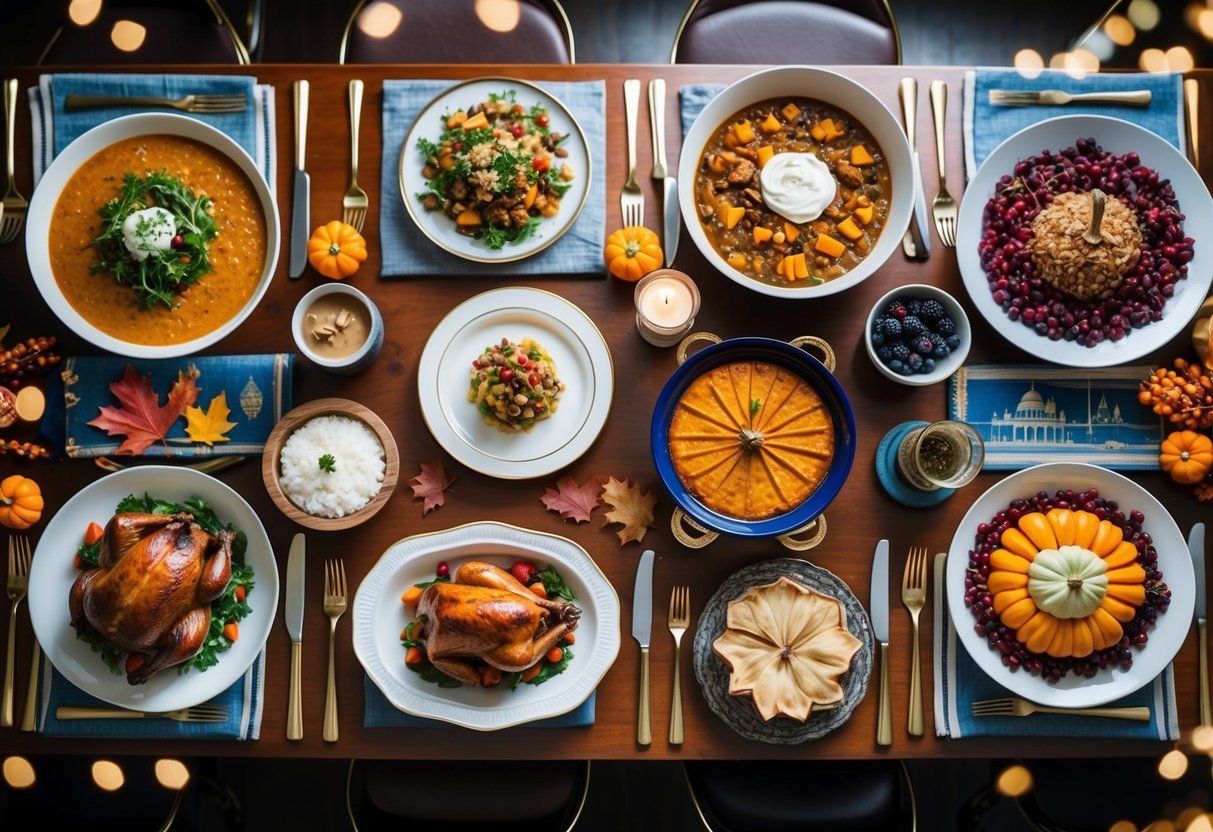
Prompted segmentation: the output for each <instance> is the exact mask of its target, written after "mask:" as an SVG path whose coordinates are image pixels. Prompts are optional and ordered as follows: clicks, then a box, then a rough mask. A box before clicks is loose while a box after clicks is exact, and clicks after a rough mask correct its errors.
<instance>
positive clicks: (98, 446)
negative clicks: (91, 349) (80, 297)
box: [43, 353, 295, 457]
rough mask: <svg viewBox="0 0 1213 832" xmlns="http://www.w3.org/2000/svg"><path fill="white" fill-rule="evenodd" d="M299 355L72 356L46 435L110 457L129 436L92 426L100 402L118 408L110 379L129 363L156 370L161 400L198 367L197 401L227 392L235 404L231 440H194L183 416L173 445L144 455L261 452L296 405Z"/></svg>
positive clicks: (74, 449) (70, 451)
mask: <svg viewBox="0 0 1213 832" xmlns="http://www.w3.org/2000/svg"><path fill="white" fill-rule="evenodd" d="M294 361H295V357H294V355H292V354H289V353H276V354H268V355H196V356H192V357H190V358H181V359H134V358H119V357H117V356H86V357H72V358H67V359H65V360H64V362H63V367H62V372H61V373H60V377H61V378H62V379H63V380H64V381H63V382H62V390H61V391H60V390H59V389H58V385H56V389H55V390H52V391H51V393H50V395H49V396H48V399H47V400H48V402H49V406H48V409H47V415H46V417H45V418H44V420H43V433H45V434H47V435H48V436H52V437H62V438H63V442H64V447H65V453H66V454H67V456H70V457H94V456H107V455H112V454H114V453H115V452H116V451H117V450H118V446H119V445H120V444H121V442H122V441H123V437H121V436H110V435H108V434H107V433H106V432H105V431H104V430H102V429H101V428H98V427H95V426H93V425H90V424H88V422H90V421H92V420H93V419H96V418H97V416H98V414H99V412H100V411H99V408H100V407H102V406H103V405H105V406H117V405H118V401H117V400H116V399H115V398H114V396H113V393H111V392H110V385H111V384H114V383H115V382H117V381H120V380H121V379H122V377H123V374H124V373H125V372H126V366H127V365H128V364H129V365H131V366H132V367H134V368H135V370H136V371H137V372H138V373H139V374H140V375H142V376H148V375H150V376H151V383H152V389H153V390H154V391H155V392H156V393H157V394H158V396H159V402H160V403H163V402H164V401H165V400H166V399H167V397H168V391H169V389H170V388H171V387H172V385H173V383H174V382H175V381H176V380H177V375H178V373H179V372H180V371H182V370H185V369H188V368H190V367H193V368H195V369H197V370H198V371H199V372H198V377H197V379H195V381H194V383H195V384H196V385H197V386H198V389H199V393H198V400H197V401H196V402H195V403H194V406H195V407H198V408H201V409H202V410H204V411H205V410H207V409H209V407H210V405H211V402H212V400H213V399H214V398H215V397H216V396H219V395H220V394H223V395H224V397H225V398H226V400H227V406H228V408H229V409H230V410H231V413H230V415H229V416H228V418H227V420H228V421H229V422H234V423H235V426H234V427H233V428H231V429H230V430H228V431H226V433H225V435H226V436H227V437H228V438H229V440H230V441H228V442H216V443H215V444H214V445H205V444H202V443H200V442H192V441H190V439H189V436H188V435H187V434H186V432H185V425H186V421H185V418H184V417H181V418H178V419H177V421H176V422H174V423H173V427H172V428H171V429H170V430H169V433H168V444H167V447H166V446H165V445H163V444H160V443H154V444H152V445H150V446H149V447H148V448H147V450H146V451H144V452H143V455H144V456H186V457H205V456H240V455H250V456H256V455H260V454H261V451H262V449H263V448H264V447H265V440H266V438H267V437H268V436H269V435H270V431H271V430H273V429H274V425H275V424H276V423H277V422H278V420H279V419H281V418H282V415H283V414H284V413H286V412H287V411H288V410H290V409H291V394H292V377H291V376H292V374H291V369H292V367H293V366H294Z"/></svg>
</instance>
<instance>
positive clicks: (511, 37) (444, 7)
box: [339, 0, 574, 64]
mask: <svg viewBox="0 0 1213 832" xmlns="http://www.w3.org/2000/svg"><path fill="white" fill-rule="evenodd" d="M339 60H340V62H341V63H343V64H374V63H435V64H448V63H482V64H518V63H535V64H571V63H573V62H574V48H573V30H572V27H571V26H570V25H569V18H568V15H566V14H565V12H564V8H563V7H561V5H560V3H559V2H558V0H481V2H479V3H477V2H474V0H359V3H358V5H357V6H356V7H355V8H354V13H353V14H351V15H350V20H349V22H348V23H347V24H346V27H345V34H344V35H343V37H342V39H341V53H340V56H339Z"/></svg>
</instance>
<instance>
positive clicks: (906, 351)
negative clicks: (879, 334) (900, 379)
mask: <svg viewBox="0 0 1213 832" xmlns="http://www.w3.org/2000/svg"><path fill="white" fill-rule="evenodd" d="M889 349H891V350H892V351H893V357H894V358H896V359H897V360H898V361H906V360H908V359H909V357H910V348H909V347H907V346H906V345H905V344H904V343H901V342H898V343H896V344H891V345H889Z"/></svg>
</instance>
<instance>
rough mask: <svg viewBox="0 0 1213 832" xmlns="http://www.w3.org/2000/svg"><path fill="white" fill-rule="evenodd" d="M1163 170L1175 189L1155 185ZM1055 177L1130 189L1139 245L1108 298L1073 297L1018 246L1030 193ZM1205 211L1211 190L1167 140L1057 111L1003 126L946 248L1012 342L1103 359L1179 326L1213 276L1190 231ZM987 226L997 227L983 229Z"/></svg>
mask: <svg viewBox="0 0 1213 832" xmlns="http://www.w3.org/2000/svg"><path fill="white" fill-rule="evenodd" d="M1088 140H1094V143H1095V145H1096V146H1097V147H1098V149H1096V148H1094V147H1091V146H1090V145H1088V144H1087V141H1088ZM1080 143H1081V144H1080ZM1046 152H1047V153H1049V156H1048V157H1046V155H1045V154H1046ZM1153 174H1157V176H1154V175H1153ZM1003 177H1010V178H1011V181H1010V182H1009V183H1007V182H1003V181H1002V179H1003ZM1035 177H1039V181H1038V180H1037V179H1035ZM1167 180H1169V182H1170V187H1171V188H1173V191H1174V192H1173V195H1168V194H1167V193H1165V188H1164V187H1163V185H1162V184H1159V183H1163V182H1166V181H1167ZM1059 186H1061V187H1065V188H1069V189H1073V190H1075V191H1077V192H1079V193H1082V194H1088V193H1090V191H1091V189H1092V188H1093V187H1101V189H1102V190H1104V191H1106V192H1107V193H1108V194H1109V199H1111V195H1112V194H1115V193H1116V192H1118V191H1119V192H1120V193H1121V194H1122V195H1128V196H1129V197H1130V198H1131V199H1132V200H1133V204H1132V205H1130V206H1129V207H1130V208H1131V209H1132V213H1133V214H1134V215H1135V216H1136V217H1137V220H1138V226H1139V228H1140V230H1141V231H1142V244H1141V249H1142V252H1143V253H1142V254H1141V255H1140V256H1139V257H1138V258H1137V259H1136V261H1130V262H1133V263H1134V265H1132V266H1130V267H1129V269H1128V271H1127V272H1126V273H1125V280H1122V282H1121V283H1120V284H1119V285H1118V286H1117V287H1116V288H1115V289H1112V290H1111V291H1112V295H1111V296H1110V297H1108V298H1102V299H1101V298H1099V297H1092V298H1089V299H1085V300H1084V299H1080V298H1077V297H1075V296H1074V295H1072V294H1068V293H1066V292H1063V291H1061V290H1060V289H1058V288H1055V286H1054V285H1051V284H1050V283H1047V282H1045V281H1044V280H1043V279H1042V278H1041V277H1039V276H1038V275H1037V274H1035V272H1036V271H1038V269H1037V264H1036V263H1033V264H1032V265H1033V272H1034V273H1033V274H1030V275H1029V274H1026V273H1025V271H1024V269H1023V265H1024V263H1025V262H1027V261H1028V258H1031V257H1032V254H1031V252H1030V251H1029V250H1028V248H1026V247H1025V246H1030V245H1033V244H1034V243H1032V242H1031V241H1032V240H1034V239H1035V234H1034V232H1033V223H1034V222H1036V218H1037V216H1038V215H1039V214H1040V211H1039V210H1037V208H1036V207H1035V206H1036V203H1037V202H1038V197H1037V195H1038V194H1041V193H1043V192H1044V191H1047V192H1048V193H1049V194H1055V193H1057V192H1059ZM1172 196H1173V198H1172ZM1139 197H1140V198H1142V199H1143V200H1144V201H1143V202H1142V203H1141V204H1140V205H1137V203H1136V200H1137V199H1138V198H1139ZM1154 200H1158V202H1157V203H1155V202H1154ZM1168 204H1173V205H1174V206H1175V207H1176V209H1177V210H1178V212H1179V213H1180V214H1182V215H1183V219H1182V234H1178V233H1177V232H1178V228H1179V226H1176V230H1175V231H1171V232H1167V231H1166V230H1165V229H1166V228H1167V227H1168V226H1170V225H1174V224H1175V222H1176V221H1177V216H1176V214H1175V211H1173V210H1168V209H1167V208H1166V207H1165V206H1166V205H1168ZM987 209H988V211H989V216H987V212H988V211H987ZM1083 210H1085V211H1086V212H1087V216H1088V217H1089V215H1090V209H1089V208H1084V209H1083ZM1109 216H1110V215H1109V214H1108V213H1105V220H1104V223H1103V226H1102V229H1103V230H1105V231H1106V230H1108V229H1109V227H1110V226H1109V219H1108V217H1109ZM1041 221H1042V222H1043V219H1042V220H1041ZM1210 222H1213V198H1210V196H1209V191H1208V189H1207V188H1206V187H1205V185H1204V182H1203V181H1202V180H1201V178H1200V176H1199V175H1198V174H1197V173H1196V171H1195V170H1194V169H1193V167H1192V166H1191V165H1190V164H1189V163H1188V160H1187V159H1185V158H1184V156H1183V154H1181V153H1180V152H1179V151H1178V150H1176V149H1175V148H1174V147H1173V146H1172V145H1170V144H1169V143H1167V142H1166V141H1165V140H1163V139H1161V138H1159V137H1158V136H1156V135H1154V134H1153V133H1150V132H1148V131H1146V130H1144V129H1143V128H1141V127H1138V126H1137V125H1135V124H1130V123H1129V122H1127V121H1121V120H1120V119H1115V118H1107V117H1104V116H1087V115H1075V116H1060V117H1058V118H1053V119H1048V120H1046V121H1042V122H1040V123H1038V124H1034V125H1032V126H1031V127H1027V128H1025V129H1024V130H1021V131H1020V132H1018V133H1016V134H1015V135H1013V136H1011V137H1010V138H1008V139H1007V140H1006V141H1005V142H1003V143H1002V144H1001V145H999V146H998V147H997V148H996V149H995V150H994V152H993V153H991V154H990V156H989V157H988V158H987V159H986V161H985V162H984V163H983V164H982V166H981V168H980V169H978V171H977V174H976V175H975V176H974V177H973V179H972V181H971V182H969V185H968V187H967V188H966V189H965V195H964V200H963V202H962V203H961V206H960V218H959V223H958V226H957V235H956V236H957V245H956V256H957V261H958V263H959V265H960V271H961V275H962V276H963V278H964V283H965V288H966V289H967V290H968V292H969V296H970V297H971V298H972V300H973V305H974V306H975V307H976V308H977V310H978V311H979V312H980V313H981V314H982V315H983V316H984V317H985V319H986V320H987V321H988V322H989V323H990V325H991V326H993V327H994V329H995V330H997V331H998V332H999V333H1000V334H1001V335H1002V336H1003V337H1004V338H1006V339H1007V340H1008V341H1010V342H1011V343H1012V344H1014V345H1015V346H1017V347H1019V348H1020V349H1022V350H1024V351H1025V352H1027V353H1029V354H1030V355H1034V356H1037V357H1039V358H1042V359H1044V360H1046V361H1052V362H1053V363H1055V364H1062V365H1065V366H1070V367H1108V366H1113V365H1116V364H1124V363H1126V362H1129V361H1134V360H1136V359H1138V358H1141V357H1142V356H1143V355H1146V354H1147V353H1150V352H1153V351H1154V350H1156V349H1158V348H1159V347H1161V346H1162V345H1163V344H1166V343H1167V342H1169V341H1170V340H1171V339H1172V338H1174V337H1175V336H1176V335H1178V334H1179V333H1180V332H1181V331H1183V330H1184V329H1185V328H1186V327H1187V325H1188V322H1189V321H1190V320H1191V319H1192V316H1193V315H1194V314H1195V313H1196V310H1197V308H1198V307H1199V306H1200V304H1201V302H1202V301H1203V300H1204V298H1205V296H1206V295H1207V294H1208V292H1209V286H1210V283H1211V282H1213V244H1211V243H1210V241H1208V240H1202V239H1199V237H1200V229H1204V228H1207V227H1209V223H1210ZM1042 227H1043V226H1042ZM987 228H993V229H994V230H995V231H996V232H997V234H998V236H997V237H996V238H992V239H991V240H986V239H985V236H984V235H985V232H986V230H987ZM1167 233H1171V234H1172V235H1175V237H1174V239H1172V238H1167V237H1166V234H1167ZM1193 238H1196V239H1195V241H1194V243H1193V242H1189V241H1191V240H1193ZM1075 245H1078V244H1077V243H1075ZM1102 245H1106V243H1105V244H1102ZM1063 248H1064V247H1063ZM1164 262H1165V263H1166V265H1163V263H1164ZM1004 269H1005V272H1004ZM1168 270H1178V271H1183V270H1186V277H1184V278H1183V279H1179V280H1173V279H1172V278H1170V277H1167V276H1166V275H1165V274H1163V272H1166V271H1168ZM1139 272H1140V273H1139ZM1130 279H1131V280H1130ZM1000 281H1001V282H1000ZM991 284H993V285H991ZM1167 284H1170V288H1165V289H1164V288H1163V287H1164V286H1166V285H1167ZM1095 288H1099V289H1107V288H1108V287H1107V286H1104V285H1100V284H1097V285H1096V287H1095ZM1095 288H1088V287H1087V286H1086V284H1084V285H1083V287H1082V288H1076V289H1075V291H1078V292H1079V293H1086V292H1089V291H1090V292H1093V291H1095ZM1122 290H1123V295H1122ZM1167 292H1173V294H1172V295H1170V296H1167Z"/></svg>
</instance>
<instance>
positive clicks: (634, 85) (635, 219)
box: [619, 78, 644, 225]
mask: <svg viewBox="0 0 1213 832" xmlns="http://www.w3.org/2000/svg"><path fill="white" fill-rule="evenodd" d="M623 113H624V116H625V118H626V121H627V128H628V181H627V182H625V183H624V185H623V193H622V194H620V195H619V208H620V211H621V212H622V214H623V224H624V225H644V192H643V191H641V190H640V186H639V185H638V184H636V119H637V118H638V117H639V115H640V81H639V80H638V79H636V78H629V79H627V80H626V81H624V82H623Z"/></svg>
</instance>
